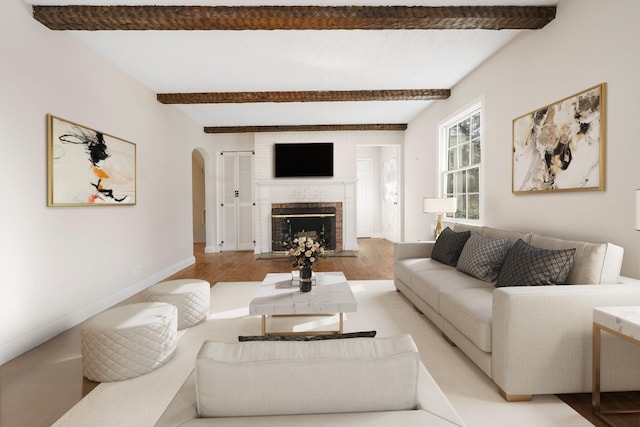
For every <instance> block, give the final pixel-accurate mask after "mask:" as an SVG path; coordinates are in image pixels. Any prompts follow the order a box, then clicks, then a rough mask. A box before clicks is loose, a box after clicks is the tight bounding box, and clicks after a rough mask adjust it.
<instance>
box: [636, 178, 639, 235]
mask: <svg viewBox="0 0 640 427" xmlns="http://www.w3.org/2000/svg"><path fill="white" fill-rule="evenodd" d="M636 230H638V231H640V188H638V189H637V190H636Z"/></svg>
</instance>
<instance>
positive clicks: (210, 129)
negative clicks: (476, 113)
mask: <svg viewBox="0 0 640 427" xmlns="http://www.w3.org/2000/svg"><path fill="white" fill-rule="evenodd" d="M406 129H407V125H406V123H397V124H396V123H389V124H359V125H358V124H355V125H296V126H207V127H205V128H204V132H205V133H256V132H322V131H324V132H329V131H331V132H337V131H404V130H406Z"/></svg>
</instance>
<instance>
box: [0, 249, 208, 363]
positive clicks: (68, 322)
mask: <svg viewBox="0 0 640 427" xmlns="http://www.w3.org/2000/svg"><path fill="white" fill-rule="evenodd" d="M195 262H196V259H195V257H194V256H190V257H188V258H186V259H184V260H182V261H180V262H178V263H176V264H174V265H171V266H169V267H167V268H165V269H164V270H162V271H159V272H158V273H156V274H153V275H151V276H149V277H147V278H146V279H144V280H142V281H140V282H137V283H135V284H133V285H131V286H129V287H127V288H125V289H122V290H121V291H119V292H116V293H115V294H111V295H109V296H107V297H105V298H102V299H100V300H99V301H96V302H95V303H93V304H91V305H89V306H87V307H83V308H81V309H80V310H77V311H74V312H71V313H68V314H66V315H65V316H63V317H61V318H59V319H54V320H52V321H49V322H47V324H46V325H44V326H42V327H40V328H37V329H35V330H33V331H31V332H28V333H26V334H24V335H23V336H21V337H20V338H18V339H16V340H13V341H11V342H8V343H5V344H2V346H0V365H1V364H3V363H5V362H8V361H9V360H11V359H13V358H15V357H17V356H19V355H21V354H23V353H25V352H27V351H29V350H31V349H32V348H34V347H36V346H38V345H40V344H42V343H43V342H45V341H47V340H50V339H51V338H53V337H55V336H56V335H59V334H61V333H62V332H64V331H66V330H68V329H70V328H72V327H74V326H76V325H78V324H80V323H82V322H84V321H85V320H87V319H88V318H89V317H91V316H94V315H96V314H98V313H100V312H101V311H104V310H106V309H107V308H109V307H112V306H114V305H116V304H118V303H119V302H122V301H124V300H125V299H127V298H129V297H131V296H133V295H135V294H137V293H138V292H141V291H143V290H145V289H146V288H148V287H149V286H151V285H153V284H156V283H158V282H160V281H162V280H163V279H165V278H167V277H169V276H171V275H172V274H174V273H177V272H178V271H180V270H182V269H184V268H186V267H188V266H190V265H192V264H194V263H195Z"/></svg>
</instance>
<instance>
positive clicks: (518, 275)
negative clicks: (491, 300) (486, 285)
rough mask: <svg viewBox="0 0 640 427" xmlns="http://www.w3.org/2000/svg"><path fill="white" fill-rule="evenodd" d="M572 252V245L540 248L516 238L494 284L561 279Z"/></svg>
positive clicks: (556, 281)
mask: <svg viewBox="0 0 640 427" xmlns="http://www.w3.org/2000/svg"><path fill="white" fill-rule="evenodd" d="M575 252H576V250H575V248H573V249H563V250H549V249H540V248H536V247H533V246H531V245H528V244H527V243H525V242H523V241H522V240H518V241H517V242H515V243H514V244H513V246H512V247H511V249H509V252H508V253H507V258H506V259H505V260H504V264H503V266H502V269H501V270H500V274H498V281H497V282H496V287H498V288H501V287H507V286H540V285H557V284H561V283H564V281H565V280H566V278H567V276H568V275H569V271H570V270H571V266H572V265H573V259H574V255H575Z"/></svg>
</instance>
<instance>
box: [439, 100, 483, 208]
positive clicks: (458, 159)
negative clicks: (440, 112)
mask: <svg viewBox="0 0 640 427" xmlns="http://www.w3.org/2000/svg"><path fill="white" fill-rule="evenodd" d="M441 135H442V137H441V139H442V141H441V147H442V148H443V149H442V150H441V153H442V156H443V158H442V159H441V160H442V161H441V165H442V166H441V171H440V172H441V179H442V185H443V190H442V192H443V194H444V195H445V196H446V197H456V198H457V199H458V202H457V203H458V208H457V210H456V212H455V213H448V214H447V217H449V218H456V219H463V220H474V221H477V220H480V164H481V160H482V120H481V112H480V106H479V105H476V106H474V108H472V109H471V110H468V111H466V112H465V113H463V114H461V115H459V116H457V117H456V118H455V119H453V120H452V121H450V122H448V123H446V124H444V125H443V126H442V127H441Z"/></svg>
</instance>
